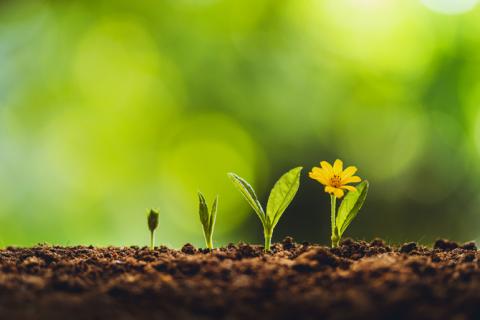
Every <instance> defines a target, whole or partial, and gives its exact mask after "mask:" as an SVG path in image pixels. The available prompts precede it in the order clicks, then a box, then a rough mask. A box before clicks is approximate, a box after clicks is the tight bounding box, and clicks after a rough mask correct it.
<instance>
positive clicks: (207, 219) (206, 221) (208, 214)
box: [198, 192, 218, 249]
mask: <svg viewBox="0 0 480 320" xmlns="http://www.w3.org/2000/svg"><path fill="white" fill-rule="evenodd" d="M198 200H199V207H198V213H199V215H200V222H201V223H202V227H203V236H204V237H205V244H206V245H207V248H208V249H213V229H214V228H215V221H216V219H217V207H218V196H216V197H215V200H214V201H213V204H212V209H211V210H210V211H209V210H208V205H207V201H206V200H205V197H204V196H203V194H202V193H201V192H198Z"/></svg>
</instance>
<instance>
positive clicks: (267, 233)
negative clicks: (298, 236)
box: [263, 230, 273, 252]
mask: <svg viewBox="0 0 480 320" xmlns="http://www.w3.org/2000/svg"><path fill="white" fill-rule="evenodd" d="M272 233H273V230H264V232H263V235H264V236H265V247H264V250H265V252H267V251H270V246H271V244H272Z"/></svg>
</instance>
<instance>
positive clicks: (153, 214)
mask: <svg viewBox="0 0 480 320" xmlns="http://www.w3.org/2000/svg"><path fill="white" fill-rule="evenodd" d="M147 225H148V229H149V230H150V249H151V250H153V248H154V243H155V230H156V229H157V227H158V212H157V211H155V210H153V209H150V211H149V212H148V216H147Z"/></svg>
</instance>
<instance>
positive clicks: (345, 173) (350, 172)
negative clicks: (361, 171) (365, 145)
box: [340, 166, 357, 180]
mask: <svg viewBox="0 0 480 320" xmlns="http://www.w3.org/2000/svg"><path fill="white" fill-rule="evenodd" d="M355 172H357V167H354V166H349V167H348V168H346V169H345V170H343V172H342V174H341V175H340V178H342V180H343V179H345V178H349V177H351V176H353V175H354V174H355Z"/></svg>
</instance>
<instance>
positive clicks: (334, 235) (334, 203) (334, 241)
mask: <svg viewBox="0 0 480 320" xmlns="http://www.w3.org/2000/svg"><path fill="white" fill-rule="evenodd" d="M330 202H331V206H332V208H331V210H332V211H331V222H332V238H331V239H332V248H335V247H336V246H338V242H339V241H340V239H339V238H338V230H337V223H336V212H337V197H335V196H334V195H333V194H331V195H330Z"/></svg>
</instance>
